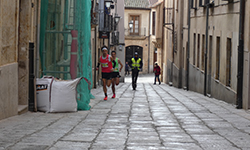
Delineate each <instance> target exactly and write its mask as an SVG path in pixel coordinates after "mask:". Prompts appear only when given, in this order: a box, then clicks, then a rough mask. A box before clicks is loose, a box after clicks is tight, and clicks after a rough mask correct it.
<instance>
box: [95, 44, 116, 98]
mask: <svg viewBox="0 0 250 150" xmlns="http://www.w3.org/2000/svg"><path fill="white" fill-rule="evenodd" d="M112 62H113V63H114V66H115V65H116V62H115V61H114V60H113V58H112V57H111V56H110V55H108V48H107V46H103V47H102V56H101V57H100V58H99V61H98V66H97V68H96V70H98V69H99V65H100V64H101V67H102V82H103V92H104V94H105V98H104V99H103V100H105V101H106V100H108V95H107V86H108V87H110V85H111V79H112V73H113V71H114V69H113V66H112Z"/></svg>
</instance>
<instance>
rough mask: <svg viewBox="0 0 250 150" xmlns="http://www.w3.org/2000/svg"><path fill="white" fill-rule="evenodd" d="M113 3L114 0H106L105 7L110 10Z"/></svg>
mask: <svg viewBox="0 0 250 150" xmlns="http://www.w3.org/2000/svg"><path fill="white" fill-rule="evenodd" d="M112 3H113V1H112V0H106V1H105V6H106V7H107V8H108V9H109V8H110V6H111V4H112Z"/></svg>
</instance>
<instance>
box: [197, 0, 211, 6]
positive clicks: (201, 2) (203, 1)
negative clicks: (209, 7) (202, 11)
mask: <svg viewBox="0 0 250 150" xmlns="http://www.w3.org/2000/svg"><path fill="white" fill-rule="evenodd" d="M207 3H209V0H199V6H200V7H205V6H206V4H207Z"/></svg>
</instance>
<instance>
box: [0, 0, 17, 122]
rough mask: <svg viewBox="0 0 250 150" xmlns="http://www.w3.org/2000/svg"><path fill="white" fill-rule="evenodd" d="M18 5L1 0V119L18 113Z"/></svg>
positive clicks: (13, 0)
mask: <svg viewBox="0 0 250 150" xmlns="http://www.w3.org/2000/svg"><path fill="white" fill-rule="evenodd" d="M17 5H18V2H17V1H16V0H8V1H0V120H1V119H4V118H7V117H10V116H13V115H16V114H17V106H18V64H17V48H16V47H17V38H16V36H17V34H18V30H17V29H18V28H17V24H18V19H17V18H18V15H17V12H18V8H17Z"/></svg>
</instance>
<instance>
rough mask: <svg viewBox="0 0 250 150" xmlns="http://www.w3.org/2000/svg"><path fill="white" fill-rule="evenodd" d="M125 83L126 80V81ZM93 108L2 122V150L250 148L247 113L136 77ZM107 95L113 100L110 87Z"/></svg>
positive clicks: (96, 93) (149, 78) (95, 91)
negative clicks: (136, 81)
mask: <svg viewBox="0 0 250 150" xmlns="http://www.w3.org/2000/svg"><path fill="white" fill-rule="evenodd" d="M126 80H130V79H129V77H127V78H126ZM138 82H139V83H138V87H137V90H136V91H133V90H132V88H131V83H128V82H127V83H121V84H120V85H119V86H118V87H117V98H115V99H111V98H109V99H108V101H103V100H102V99H103V97H104V96H103V92H102V88H101V87H99V88H97V89H93V90H92V94H93V95H94V96H95V99H93V100H91V106H92V108H91V110H89V111H79V112H76V113H56V114H52V113H41V112H38V113H31V112H28V113H26V114H23V115H20V116H15V117H11V118H8V119H5V120H1V121H0V150H2V149H10V150H22V149H25V150H44V149H49V150H78V149H79V150H84V149H93V150H104V149H114V150H124V149H128V150H132V149H133V150H146V149H162V150H164V149H167V150H168V149H169V150H203V149H204V150H240V149H242V150H249V149H250V135H249V133H250V113H249V112H248V111H245V110H237V109H235V107H234V106H233V105H230V104H227V103H225V102H222V101H219V100H216V99H213V98H208V97H204V96H203V95H202V94H198V93H195V92H190V91H188V92H187V91H184V90H182V89H177V88H174V87H170V86H168V85H166V84H161V85H153V84H152V83H153V76H143V75H142V76H140V77H139V81H138ZM108 90H109V94H108V95H109V97H111V96H112V93H110V92H111V89H110V88H109V89H108Z"/></svg>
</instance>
